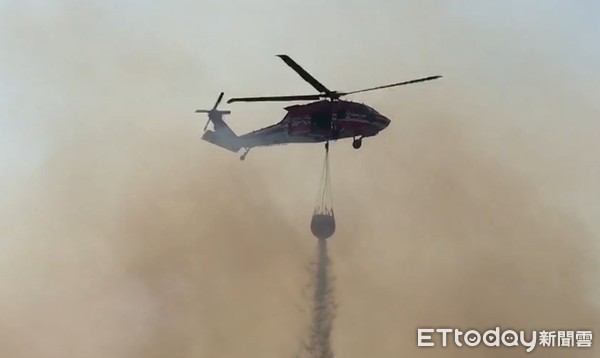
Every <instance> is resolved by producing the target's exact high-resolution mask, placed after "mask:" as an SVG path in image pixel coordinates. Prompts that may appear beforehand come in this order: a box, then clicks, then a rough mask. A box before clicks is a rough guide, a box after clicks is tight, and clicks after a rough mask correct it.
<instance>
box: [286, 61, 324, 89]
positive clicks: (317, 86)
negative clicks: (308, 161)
mask: <svg viewBox="0 0 600 358" xmlns="http://www.w3.org/2000/svg"><path fill="white" fill-rule="evenodd" d="M277 57H279V58H281V59H282V60H283V62H285V63H286V64H287V65H288V66H290V67H291V68H292V69H293V70H294V71H296V72H297V73H298V74H299V75H300V77H302V78H303V79H304V80H305V81H306V82H308V83H310V84H311V85H312V86H313V87H314V88H315V89H316V90H317V91H319V92H322V93H327V94H331V91H330V90H328V89H327V87H325V86H323V84H322V83H321V82H319V81H317V79H316V78H314V77H313V76H311V75H310V74H309V73H308V72H306V70H304V69H303V68H302V67H300V65H299V64H297V63H296V61H294V60H292V59H291V58H290V57H289V56H288V55H277Z"/></svg>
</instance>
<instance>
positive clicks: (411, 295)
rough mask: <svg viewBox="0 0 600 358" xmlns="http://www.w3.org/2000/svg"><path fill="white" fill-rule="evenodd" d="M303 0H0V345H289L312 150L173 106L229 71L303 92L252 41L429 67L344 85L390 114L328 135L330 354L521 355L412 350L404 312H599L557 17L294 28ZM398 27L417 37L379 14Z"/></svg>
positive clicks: (591, 157) (430, 322)
mask: <svg viewBox="0 0 600 358" xmlns="http://www.w3.org/2000/svg"><path fill="white" fill-rule="evenodd" d="M303 4H305V3H302V4H297V3H295V2H285V3H281V4H279V3H277V4H268V3H266V2H264V3H263V2H260V3H257V4H254V5H252V6H250V5H243V4H240V5H239V8H237V7H236V8H235V9H234V8H233V7H231V6H229V5H228V7H227V8H221V6H225V5H212V4H210V3H208V2H207V3H206V4H202V5H203V6H198V5H195V4H190V3H188V2H175V3H173V5H172V7H168V8H166V7H165V8H163V7H158V6H156V7H148V8H146V5H144V6H141V5H140V4H137V3H136V2H131V3H127V4H120V3H118V4H117V3H114V4H107V5H101V4H95V3H93V2H90V3H85V2H84V3H81V2H68V1H67V2H58V3H55V5H52V6H50V5H40V4H37V3H35V4H34V3H27V2H18V3H17V2H14V3H11V2H9V3H6V4H4V5H2V7H1V10H0V11H1V12H0V24H1V25H0V26H1V28H0V56H1V57H0V76H2V78H3V84H2V87H0V93H2V96H3V97H4V99H3V101H2V106H3V109H2V112H1V114H0V115H1V116H2V118H1V123H0V125H1V126H2V127H1V130H2V132H3V133H2V134H1V137H0V138H2V143H1V145H2V147H1V148H2V154H0V159H1V161H2V162H1V164H0V168H2V170H3V176H2V178H1V179H0V180H1V182H2V186H3V189H4V190H3V191H2V197H1V200H2V201H1V203H0V213H1V214H2V215H1V218H0V245H1V250H0V277H1V278H2V283H3V284H2V287H1V288H0V355H2V356H7V357H49V358H53V357H65V356H69V357H70V356H73V357H107V356H110V357H167V356H168V357H266V356H269V357H291V356H293V354H295V353H296V351H297V347H298V344H299V343H300V341H301V339H302V338H304V337H305V335H306V333H307V330H306V329H307V327H308V326H309V324H310V319H311V317H310V312H309V310H308V309H307V304H308V303H309V302H306V298H305V294H304V293H303V286H304V284H305V282H307V280H309V279H310V276H309V275H308V273H307V272H306V270H305V267H306V263H307V262H310V261H311V260H314V259H315V257H314V246H315V244H316V240H315V239H314V238H313V237H312V235H311V233H310V229H309V223H310V217H311V214H312V209H313V207H312V206H313V200H314V197H315V192H316V190H317V188H318V184H319V181H318V179H319V175H320V166H321V160H322V154H323V153H322V151H323V148H322V147H321V146H290V147H278V148H272V149H265V150H253V151H252V152H251V153H250V154H249V156H248V158H247V159H246V161H245V162H240V161H239V160H238V159H237V158H236V157H235V156H234V155H232V154H231V153H228V152H226V151H224V150H222V149H220V148H215V147H212V146H210V145H209V144H208V143H203V142H201V141H200V140H199V137H200V135H201V130H202V127H203V126H204V123H205V122H204V121H205V119H204V118H197V117H196V116H195V115H194V113H193V111H194V110H195V109H196V108H203V107H209V106H211V105H212V104H213V102H212V101H214V100H215V99H216V97H217V95H218V92H219V91H220V90H221V89H223V88H225V89H226V91H225V92H226V96H227V95H228V94H230V95H234V94H235V95H238V94H239V95H246V94H263V93H264V94H270V91H271V90H273V91H275V90H277V91H288V92H296V91H298V92H302V91H307V89H306V88H307V87H301V86H302V85H303V83H302V82H301V80H300V79H299V78H298V77H297V76H296V77H294V76H295V75H294V74H293V73H290V70H289V69H286V68H285V67H284V65H283V64H281V63H277V61H275V60H272V61H270V62H269V56H270V55H271V54H276V53H279V52H285V51H287V50H285V49H289V51H288V53H289V54H290V55H291V56H293V57H294V58H295V59H296V60H297V61H298V62H299V63H300V64H302V65H304V66H305V67H306V69H307V70H308V71H310V72H311V73H313V74H314V75H315V76H316V77H317V78H319V79H320V80H321V79H322V80H323V82H324V83H326V85H329V83H331V86H330V87H332V88H335V89H339V90H346V89H347V90H351V89H354V86H355V85H358V86H357V87H359V86H363V85H364V86H370V85H371V84H373V82H378V81H379V82H382V83H384V82H395V81H396V77H397V76H413V75H414V77H418V76H420V75H422V74H425V75H429V74H432V75H433V74H437V73H439V74H442V75H445V78H444V79H442V80H438V81H440V82H437V81H436V82H437V83H433V82H431V83H430V84H427V85H425V84H422V85H415V86H414V87H410V88H409V87H406V88H403V89H401V90H400V89H398V90H397V91H396V90H392V91H387V92H386V91H383V92H381V93H380V94H378V95H369V96H370V97H366V96H365V97H361V98H353V99H354V100H357V101H358V100H360V101H364V102H367V103H369V104H370V105H372V106H374V107H375V108H377V109H378V110H380V112H382V113H383V114H384V115H386V116H388V117H389V118H391V119H392V124H391V125H390V127H389V128H388V129H387V130H386V131H385V132H384V133H382V134H381V135H380V136H378V137H375V138H370V139H368V140H367V139H366V140H365V142H364V143H363V147H362V148H361V149H360V150H358V151H356V150H354V149H352V148H351V145H350V143H349V142H347V143H346V142H339V143H335V144H334V145H332V148H331V153H330V156H331V161H332V162H331V163H332V168H331V169H332V185H333V196H334V201H335V203H334V205H335V210H336V222H337V229H336V230H337V231H336V234H335V236H334V237H333V238H332V239H330V241H329V243H328V245H329V248H328V249H329V251H328V253H329V255H330V256H331V260H332V261H333V262H335V266H333V267H334V273H335V276H336V285H335V286H336V301H337V302H338V304H339V306H338V307H337V309H336V320H335V324H334V325H335V329H334V330H333V331H332V336H331V337H330V343H331V350H332V351H333V352H334V353H335V356H336V357H397V356H398V355H402V354H404V355H416V356H420V357H429V356H443V357H458V356H460V357H469V356H473V357H475V356H476V357H500V356H506V355H507V354H511V355H513V356H517V357H519V356H523V357H525V356H530V355H531V354H528V353H525V351H524V349H522V348H514V349H506V350H505V349H497V350H496V349H489V348H480V349H468V348H460V349H457V348H450V347H449V348H446V349H441V348H435V349H424V348H417V347H416V330H417V328H419V327H427V326H434V327H436V326H444V327H448V326H451V327H457V328H463V329H468V328H477V329H481V330H484V329H487V328H492V327H495V326H497V325H500V326H502V327H504V328H513V329H538V330H541V329H595V328H597V327H599V325H598V323H599V322H600V317H599V311H598V295H597V293H595V292H593V290H592V289H593V284H595V282H594V281H593V280H594V279H595V278H596V277H597V275H598V266H597V264H598V262H597V259H596V257H597V253H598V247H597V246H595V245H597V237H598V235H597V233H598V228H597V227H595V226H594V224H593V223H594V222H596V221H595V220H594V218H596V217H597V216H596V215H597V214H599V213H598V212H595V211H594V210H597V209H594V208H597V203H596V201H597V199H596V200H594V199H590V198H594V197H595V198H597V197H598V190H597V188H596V184H594V183H597V179H600V176H599V173H598V172H597V169H593V168H594V166H592V165H591V164H592V163H597V160H598V155H597V153H599V152H600V151H598V146H597V144H594V140H593V139H594V138H593V136H592V135H591V134H590V133H592V132H593V131H594V130H597V124H594V122H593V121H591V119H592V118H595V116H597V113H598V107H597V105H596V104H594V102H593V101H592V100H591V99H590V98H591V97H588V96H590V95H589V93H590V92H586V93H587V94H585V95H584V94H583V90H582V94H581V95H576V93H577V92H573V91H574V90H573V87H572V85H571V83H570V82H569V81H568V80H567V79H566V78H565V77H563V76H562V75H561V73H563V72H567V73H569V74H571V75H577V74H578V73H579V72H576V71H575V70H573V69H572V67H571V66H570V65H569V63H571V62H574V61H575V58H574V57H568V58H566V59H564V58H563V60H564V61H563V63H562V64H563V65H564V66H563V67H561V68H560V69H557V66H558V65H556V62H555V61H551V60H548V58H549V55H550V53H551V51H550V50H551V49H552V48H558V49H560V50H564V49H567V48H570V47H569V46H571V45H570V43H567V42H565V41H563V40H564V39H563V38H562V37H561V36H557V35H556V34H557V32H558V33H560V31H562V30H561V29H562V28H563V27H560V28H558V29H555V30H554V31H550V30H549V29H548V30H547V33H546V32H544V31H543V30H544V28H542V29H541V30H539V31H540V32H536V31H533V30H532V31H530V32H526V33H525V35H527V36H525V35H524V36H525V37H524V38H525V39H526V40H518V39H519V37H518V36H516V35H522V34H523V33H522V32H520V31H519V28H520V26H521V25H520V24H521V20H519V21H517V20H515V23H511V29H510V31H509V32H508V34H507V32H505V30H506V29H504V28H501V27H500V26H499V25H498V23H501V22H502V21H498V22H494V21H490V22H488V23H485V24H482V23H477V21H475V20H473V19H472V18H471V17H469V16H468V14H463V15H464V18H462V17H458V15H457V9H454V8H449V7H441V6H435V7H432V6H425V5H414V4H413V3H408V4H403V5H402V6H405V8H403V12H402V13H403V14H405V15H402V16H403V18H405V19H406V20H407V21H405V22H403V21H392V19H391V18H390V17H389V16H390V15H389V14H393V13H395V14H399V13H401V12H400V10H399V9H396V8H394V6H396V5H391V3H390V4H385V5H382V7H381V8H378V9H366V8H363V7H362V6H361V5H359V4H356V3H354V2H351V3H349V4H348V7H345V8H344V9H342V10H339V11H342V12H341V13H340V12H335V11H334V9H333V8H331V7H330V5H323V8H322V10H323V12H322V14H319V15H315V16H314V17H312V18H313V19H314V21H323V23H325V22H324V21H325V20H326V19H329V21H331V19H330V18H329V17H330V16H331V14H334V13H335V14H339V15H341V16H342V18H343V19H348V21H350V20H353V21H354V20H360V19H364V17H360V18H359V17H358V15H357V14H363V15H365V16H367V15H368V16H371V17H370V18H372V19H373V21H371V20H369V21H367V22H369V23H372V24H373V25H372V26H367V24H365V25H364V27H363V25H360V26H354V25H348V24H346V23H345V22H344V21H345V20H344V21H342V20H340V21H341V22H340V23H342V24H344V25H343V26H342V27H348V26H350V27H352V29H346V30H347V32H346V33H345V35H346V36H341V35H342V34H344V31H343V29H338V28H337V27H336V29H332V31H331V33H327V34H323V31H321V30H319V31H318V32H317V30H312V29H311V30H310V31H311V32H310V33H308V34H304V33H301V32H300V31H299V30H298V29H300V28H306V26H307V25H306V23H305V22H303V21H304V20H305V19H306V17H305V16H308V15H310V14H309V13H308V12H309V10H308V9H307V8H309V6H308V5H303ZM415 4H416V3H415ZM419 4H421V2H419ZM461 4H463V5H464V3H461ZM319 6H320V5H319ZM398 6H400V5H398ZM464 6H466V5H464ZM335 8H336V9H337V8H338V6H336V7H335ZM507 8H512V9H514V6H512V5H511V6H508V7H507ZM261 9H262V10H261ZM228 10H231V11H228ZM263 10H264V11H267V10H269V11H271V12H269V14H276V15H279V16H273V15H269V19H271V18H273V20H272V21H270V20H267V19H266V18H265V16H266V15H264V14H261V11H263ZM475 10H477V11H480V12H481V11H483V12H485V11H489V9H487V10H486V9H482V8H475ZM475 10H474V12H473V13H470V14H471V15H470V16H473V17H476V16H475V15H476V12H477V11H475ZM207 11H208V12H207ZM211 11H212V12H211ZM311 11H312V10H311ZM504 11H507V10H504ZM265 13H266V12H265ZM208 14H215V15H214V16H213V15H208ZM225 14H227V16H229V15H231V16H232V17H231V18H227V17H226V15H225ZM410 14H415V16H416V15H419V16H418V17H419V19H420V20H419V21H416V20H414V19H412V18H411V16H410ZM328 16H329V17H328ZM344 16H345V17H344ZM368 16H367V18H369V17H368ZM549 18H550V16H549ZM303 19H304V20H303ZM377 19H382V21H379V22H378V21H376V20H377ZM384 20H385V21H384ZM538 21H539V22H540V23H543V24H545V23H546V22H544V21H549V20H548V19H545V18H541V19H538ZM263 22H264V24H263ZM398 22H399V23H402V24H397V23H398ZM358 23H361V24H362V22H358ZM404 26H406V27H404ZM408 29H413V30H414V31H415V35H414V36H417V35H418V36H419V41H421V42H422V45H420V44H419V41H417V40H415V39H414V38H412V37H410V38H409V37H406V38H405V37H401V36H400V35H399V34H402V33H406V31H407V30H408ZM288 30H289V32H288ZM313 31H314V32H313ZM338 31H339V32H338ZM540 33H541V34H547V36H548V38H546V39H545V40H543V38H542V37H540V36H541V35H540ZM310 34H313V35H314V36H313V37H312V38H311V37H310ZM394 34H398V43H396V44H393V45H392V44H389V41H390V40H391V38H390V36H392V35H394ZM317 35H318V36H317ZM463 35H464V36H463ZM555 35H556V36H555ZM305 36H308V37H305ZM341 37H343V38H344V39H341V40H339V41H340V42H332V41H333V40H334V39H336V38H341ZM308 38H310V40H309V39H308ZM370 38H372V39H377V40H376V41H375V40H373V41H368V39H370ZM315 39H317V40H318V41H316V40H315ZM384 39H385V41H384ZM483 39H485V40H483ZM538 39H539V40H540V41H534V42H532V43H534V44H535V46H534V45H531V46H530V48H527V46H524V44H525V43H530V42H529V40H538ZM542 40H543V41H542ZM442 42H447V43H449V45H447V47H443V48H441V49H435V46H434V45H436V44H441V43H442ZM332 43H334V44H335V43H337V44H338V46H332ZM490 43H493V44H494V47H493V48H494V49H495V50H494V51H492V50H490V51H487V50H485V49H488V48H489V47H485V46H484V45H488V44H490ZM358 44H364V47H365V48H364V49H361V48H360V46H359V45H358ZM386 46H388V47H386ZM552 46H555V47H552ZM561 46H562V47H561ZM573 46H575V45H573ZM332 47H333V49H331V48H332ZM452 47H453V48H452ZM386 48H389V51H386V50H385V49H386ZM282 49H284V50H282ZM411 49H412V50H414V51H412V50H411ZM328 51H329V52H328ZM375 51H377V52H375ZM348 52H356V53H355V54H354V55H353V56H350V57H348V55H347V54H348ZM373 53H377V54H380V56H379V55H378V56H373ZM525 53H526V54H527V55H528V57H525V56H523V55H524V54H525ZM343 54H346V55H343ZM400 54H402V56H400ZM499 54H500V55H499ZM408 57H410V58H408ZM413 57H414V58H413ZM398 58H400V59H401V60H398ZM519 60H521V61H519ZM398 61H401V62H402V63H398ZM494 65H498V66H499V67H497V68H496V69H495V70H491V69H490V68H493V67H494ZM255 66H256V67H255ZM278 66H279V68H278ZM399 67H400V69H399ZM357 69H358V70H357ZM363 69H364V70H363ZM277 71H280V72H277ZM431 71H434V72H436V73H430V72H431ZM561 71H563V72H561ZM349 74H350V75H352V76H349ZM242 75H243V77H242ZM286 76H287V77H286ZM592 76H597V74H592ZM524 78H525V79H526V80H523V79H524ZM540 78H545V80H544V81H537V80H538V79H540ZM592 78H595V77H592ZM397 80H398V81H400V80H403V79H402V78H400V79H397ZM294 81H297V82H294ZM590 81H591V80H590ZM288 82H289V83H288ZM482 82H483V83H482ZM517 83H518V84H520V86H519V85H516V84H517ZM590 83H592V82H586V83H584V84H583V86H584V87H585V88H586V90H587V89H591V84H590ZM596 83H597V82H596ZM550 84H552V85H550ZM346 87H347V88H346ZM229 92H231V93H229ZM282 93H283V92H282ZM574 93H575V94H574ZM273 94H276V93H273ZM273 108H276V109H273ZM281 116H282V111H281V110H280V109H279V108H277V106H273V105H264V106H262V105H257V106H255V107H248V108H244V107H239V108H233V114H232V116H231V118H229V119H228V122H229V123H231V125H232V127H233V128H234V130H236V131H237V132H243V131H244V130H247V129H251V128H255V127H257V126H259V125H262V124H263V123H264V124H266V123H268V122H274V121H275V120H277V119H278V118H280V117H281ZM567 119H568V120H569V121H570V123H569V124H568V125H567V124H565V123H564V122H565V121H567ZM542 124H543V126H542ZM594 204H596V206H594ZM582 208H589V211H587V216H585V215H584V214H583V212H584V211H585V209H582ZM532 354H533V355H534V356H536V355H537V356H543V357H562V356H565V354H568V355H569V356H573V357H592V356H594V354H595V355H597V348H592V349H590V350H582V349H571V350H560V349H554V350H549V349H541V348H538V349H536V351H534V353H532Z"/></svg>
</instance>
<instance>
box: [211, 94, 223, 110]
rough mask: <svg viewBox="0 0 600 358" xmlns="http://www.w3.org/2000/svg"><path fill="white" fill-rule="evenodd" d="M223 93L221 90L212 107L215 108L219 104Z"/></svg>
mask: <svg viewBox="0 0 600 358" xmlns="http://www.w3.org/2000/svg"><path fill="white" fill-rule="evenodd" d="M224 94H225V93H223V92H221V94H220V95H219V98H217V101H216V102H215V105H214V106H213V108H212V109H217V106H218V105H219V103H221V100H222V99H223V95H224Z"/></svg>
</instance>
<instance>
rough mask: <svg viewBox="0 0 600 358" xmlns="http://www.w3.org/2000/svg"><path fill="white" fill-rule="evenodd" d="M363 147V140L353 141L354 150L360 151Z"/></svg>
mask: <svg viewBox="0 0 600 358" xmlns="http://www.w3.org/2000/svg"><path fill="white" fill-rule="evenodd" d="M361 146H362V138H358V139H354V140H353V141H352V147H353V148H354V149H359V148H360V147H361Z"/></svg>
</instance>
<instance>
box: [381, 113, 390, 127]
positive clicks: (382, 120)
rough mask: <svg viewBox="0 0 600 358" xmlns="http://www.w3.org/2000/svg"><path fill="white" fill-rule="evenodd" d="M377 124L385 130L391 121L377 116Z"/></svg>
mask: <svg viewBox="0 0 600 358" xmlns="http://www.w3.org/2000/svg"><path fill="white" fill-rule="evenodd" d="M379 122H380V123H381V124H382V125H383V128H387V126H389V125H390V123H391V122H392V121H390V119H389V118H387V117H385V116H382V115H379Z"/></svg>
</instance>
